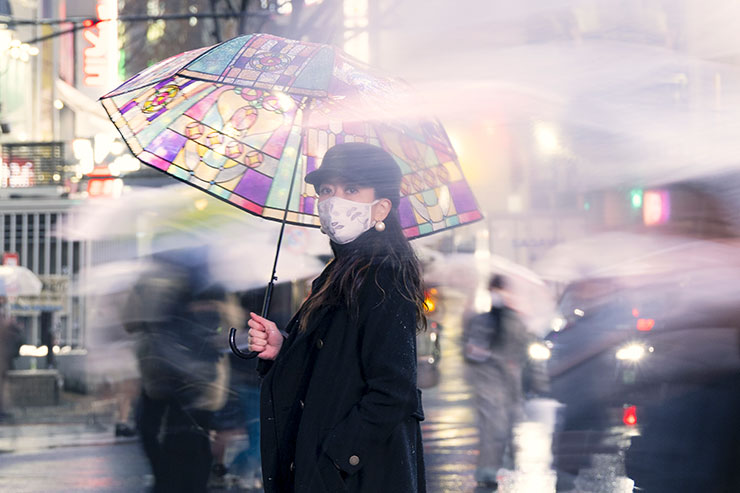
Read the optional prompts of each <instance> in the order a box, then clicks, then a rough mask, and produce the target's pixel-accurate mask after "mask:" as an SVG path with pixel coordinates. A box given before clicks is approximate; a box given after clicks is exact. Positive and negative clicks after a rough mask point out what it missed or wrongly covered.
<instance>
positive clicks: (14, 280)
mask: <svg viewBox="0 0 740 493" xmlns="http://www.w3.org/2000/svg"><path fill="white" fill-rule="evenodd" d="M42 287H43V283H42V282H41V280H40V279H39V278H38V277H37V276H36V274H34V273H33V272H31V271H30V270H28V269H27V268H25V267H21V266H19V265H18V266H16V265H0V296H38V295H39V294H40V293H41V288H42Z"/></svg>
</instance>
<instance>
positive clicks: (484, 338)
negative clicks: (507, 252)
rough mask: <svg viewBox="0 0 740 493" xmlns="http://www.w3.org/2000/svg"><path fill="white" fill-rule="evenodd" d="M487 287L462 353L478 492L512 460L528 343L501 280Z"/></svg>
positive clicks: (496, 278)
mask: <svg viewBox="0 0 740 493" xmlns="http://www.w3.org/2000/svg"><path fill="white" fill-rule="evenodd" d="M488 287H489V290H490V293H491V310H490V311H488V312H485V313H481V314H478V315H476V316H474V317H472V318H471V319H470V320H469V321H468V322H467V325H466V327H465V333H464V342H465V347H464V354H465V358H466V360H467V361H468V363H469V364H470V367H471V368H470V369H471V373H470V375H471V378H472V383H473V388H474V389H475V394H476V407H477V415H478V430H479V437H480V453H479V455H478V464H477V468H476V471H475V479H476V481H477V482H478V486H479V487H481V488H486V489H489V490H495V489H496V488H498V483H497V480H496V477H497V474H498V470H499V469H500V468H502V467H503V466H504V459H505V454H506V452H507V451H508V452H509V454H510V457H511V458H512V461H513V456H514V451H513V446H512V432H513V428H514V425H515V424H516V421H517V420H518V419H519V418H520V416H521V413H522V405H523V402H522V401H523V390H522V381H523V376H524V371H525V368H526V365H527V359H528V356H527V349H528V346H529V342H530V340H531V339H530V336H529V334H528V333H527V330H526V327H525V326H524V323H523V322H522V321H521V319H520V317H519V316H518V314H517V313H516V312H515V311H514V310H513V309H512V308H511V300H510V292H509V290H508V289H507V281H506V278H504V277H503V276H501V275H495V276H493V277H492V278H491V279H490V282H489V286H488Z"/></svg>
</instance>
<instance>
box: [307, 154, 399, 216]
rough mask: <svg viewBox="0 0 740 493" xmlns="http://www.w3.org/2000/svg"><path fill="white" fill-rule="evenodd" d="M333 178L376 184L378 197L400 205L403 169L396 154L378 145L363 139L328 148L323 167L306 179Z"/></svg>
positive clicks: (312, 180)
mask: <svg viewBox="0 0 740 493" xmlns="http://www.w3.org/2000/svg"><path fill="white" fill-rule="evenodd" d="M333 178H338V179H341V180H342V181H346V182H347V183H351V184H354V185H360V186H368V187H373V188H374V189H375V196H376V197H378V198H386V199H390V201H391V202H392V203H393V205H394V206H397V205H398V202H399V198H400V195H401V170H400V169H399V167H398V165H397V164H396V161H395V160H394V159H393V157H392V156H391V155H390V154H388V153H387V152H386V151H385V150H383V149H381V148H380V147H378V146H374V145H371V144H364V143H361V142H347V143H345V144H337V145H335V146H334V147H332V148H330V149H329V150H328V151H326V154H324V159H323V161H322V162H321V166H320V167H319V169H317V170H315V171H312V172H310V173H309V174H307V175H306V183H310V184H311V185H314V186H318V185H320V184H321V183H324V182H326V181H327V180H331V179H333Z"/></svg>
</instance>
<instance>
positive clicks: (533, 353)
mask: <svg viewBox="0 0 740 493" xmlns="http://www.w3.org/2000/svg"><path fill="white" fill-rule="evenodd" d="M528 352H529V357H530V358H532V359H534V360H538V361H544V360H548V359H550V348H548V347H547V346H545V345H544V344H542V343H541V342H533V343H532V344H530V345H529V350H528Z"/></svg>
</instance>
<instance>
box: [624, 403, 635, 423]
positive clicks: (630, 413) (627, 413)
mask: <svg viewBox="0 0 740 493" xmlns="http://www.w3.org/2000/svg"><path fill="white" fill-rule="evenodd" d="M622 422H623V423H624V424H626V425H627V426H635V425H636V424H637V406H628V407H625V408H624V411H623V412H622Z"/></svg>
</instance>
